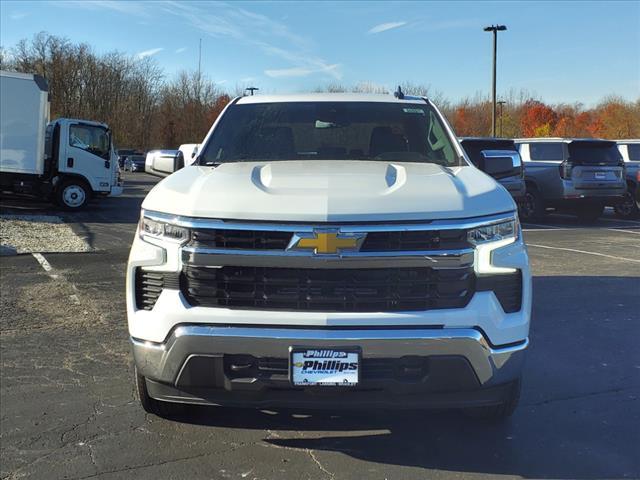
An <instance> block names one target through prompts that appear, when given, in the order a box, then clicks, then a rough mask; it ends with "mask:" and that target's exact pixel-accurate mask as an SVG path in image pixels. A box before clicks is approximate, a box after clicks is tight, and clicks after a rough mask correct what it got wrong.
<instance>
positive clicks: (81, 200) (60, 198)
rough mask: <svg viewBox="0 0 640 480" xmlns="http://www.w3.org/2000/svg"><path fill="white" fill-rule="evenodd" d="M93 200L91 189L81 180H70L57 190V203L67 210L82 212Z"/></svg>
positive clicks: (63, 182)
mask: <svg viewBox="0 0 640 480" xmlns="http://www.w3.org/2000/svg"><path fill="white" fill-rule="evenodd" d="M90 198H91V187H89V185H87V183H86V182H85V181H83V180H80V179H75V178H70V179H66V180H63V181H62V184H61V185H60V187H59V188H58V189H57V190H56V203H57V204H58V205H60V206H61V207H62V208H64V209H65V210H82V209H83V208H84V207H86V206H87V203H89V199H90Z"/></svg>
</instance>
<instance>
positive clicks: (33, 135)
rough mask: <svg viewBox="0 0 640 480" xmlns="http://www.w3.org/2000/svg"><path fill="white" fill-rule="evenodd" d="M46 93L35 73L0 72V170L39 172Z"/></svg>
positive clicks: (41, 161) (42, 152)
mask: <svg viewBox="0 0 640 480" xmlns="http://www.w3.org/2000/svg"><path fill="white" fill-rule="evenodd" d="M48 96H49V93H48V92H47V91H46V90H42V89H41V88H40V86H38V84H37V82H36V79H35V76H34V75H29V74H24V73H14V72H4V71H3V72H0V98H2V102H0V171H2V172H3V173H25V174H35V175H41V174H42V173H43V172H44V141H45V138H44V136H45V129H46V127H47V124H48V123H49V99H48Z"/></svg>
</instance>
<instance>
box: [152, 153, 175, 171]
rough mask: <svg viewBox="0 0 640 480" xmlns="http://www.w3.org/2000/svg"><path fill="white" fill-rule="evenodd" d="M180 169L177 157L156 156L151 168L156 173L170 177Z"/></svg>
mask: <svg viewBox="0 0 640 480" xmlns="http://www.w3.org/2000/svg"><path fill="white" fill-rule="evenodd" d="M180 167H181V165H180V163H179V160H178V156H177V155H156V156H155V157H153V162H152V168H153V169H154V170H155V171H156V172H160V173H166V174H168V175H170V174H172V173H173V172H175V171H177V170H179V169H180Z"/></svg>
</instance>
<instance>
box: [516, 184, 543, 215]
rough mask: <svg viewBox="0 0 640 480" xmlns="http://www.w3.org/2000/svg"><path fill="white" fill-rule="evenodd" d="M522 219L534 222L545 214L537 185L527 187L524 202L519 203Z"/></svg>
mask: <svg viewBox="0 0 640 480" xmlns="http://www.w3.org/2000/svg"><path fill="white" fill-rule="evenodd" d="M518 210H519V216H520V220H522V221H523V222H532V221H535V220H539V219H540V218H542V216H544V214H545V208H544V203H543V201H542V196H541V195H540V192H538V189H537V188H535V187H527V191H526V192H525V194H524V198H523V199H522V202H520V203H519V205H518Z"/></svg>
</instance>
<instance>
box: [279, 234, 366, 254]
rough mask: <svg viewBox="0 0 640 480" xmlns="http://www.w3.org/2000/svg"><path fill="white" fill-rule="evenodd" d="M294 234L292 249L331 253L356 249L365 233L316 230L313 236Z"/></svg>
mask: <svg viewBox="0 0 640 480" xmlns="http://www.w3.org/2000/svg"><path fill="white" fill-rule="evenodd" d="M302 235H303V234H296V235H294V239H293V240H292V242H291V246H290V247H289V248H290V249H313V253H315V254H320V255H330V254H335V253H338V252H339V251H342V250H355V249H357V248H358V247H359V244H360V240H362V239H363V238H364V235H363V234H348V235H347V234H344V235H341V234H339V233H337V232H314V233H313V234H312V236H302Z"/></svg>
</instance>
